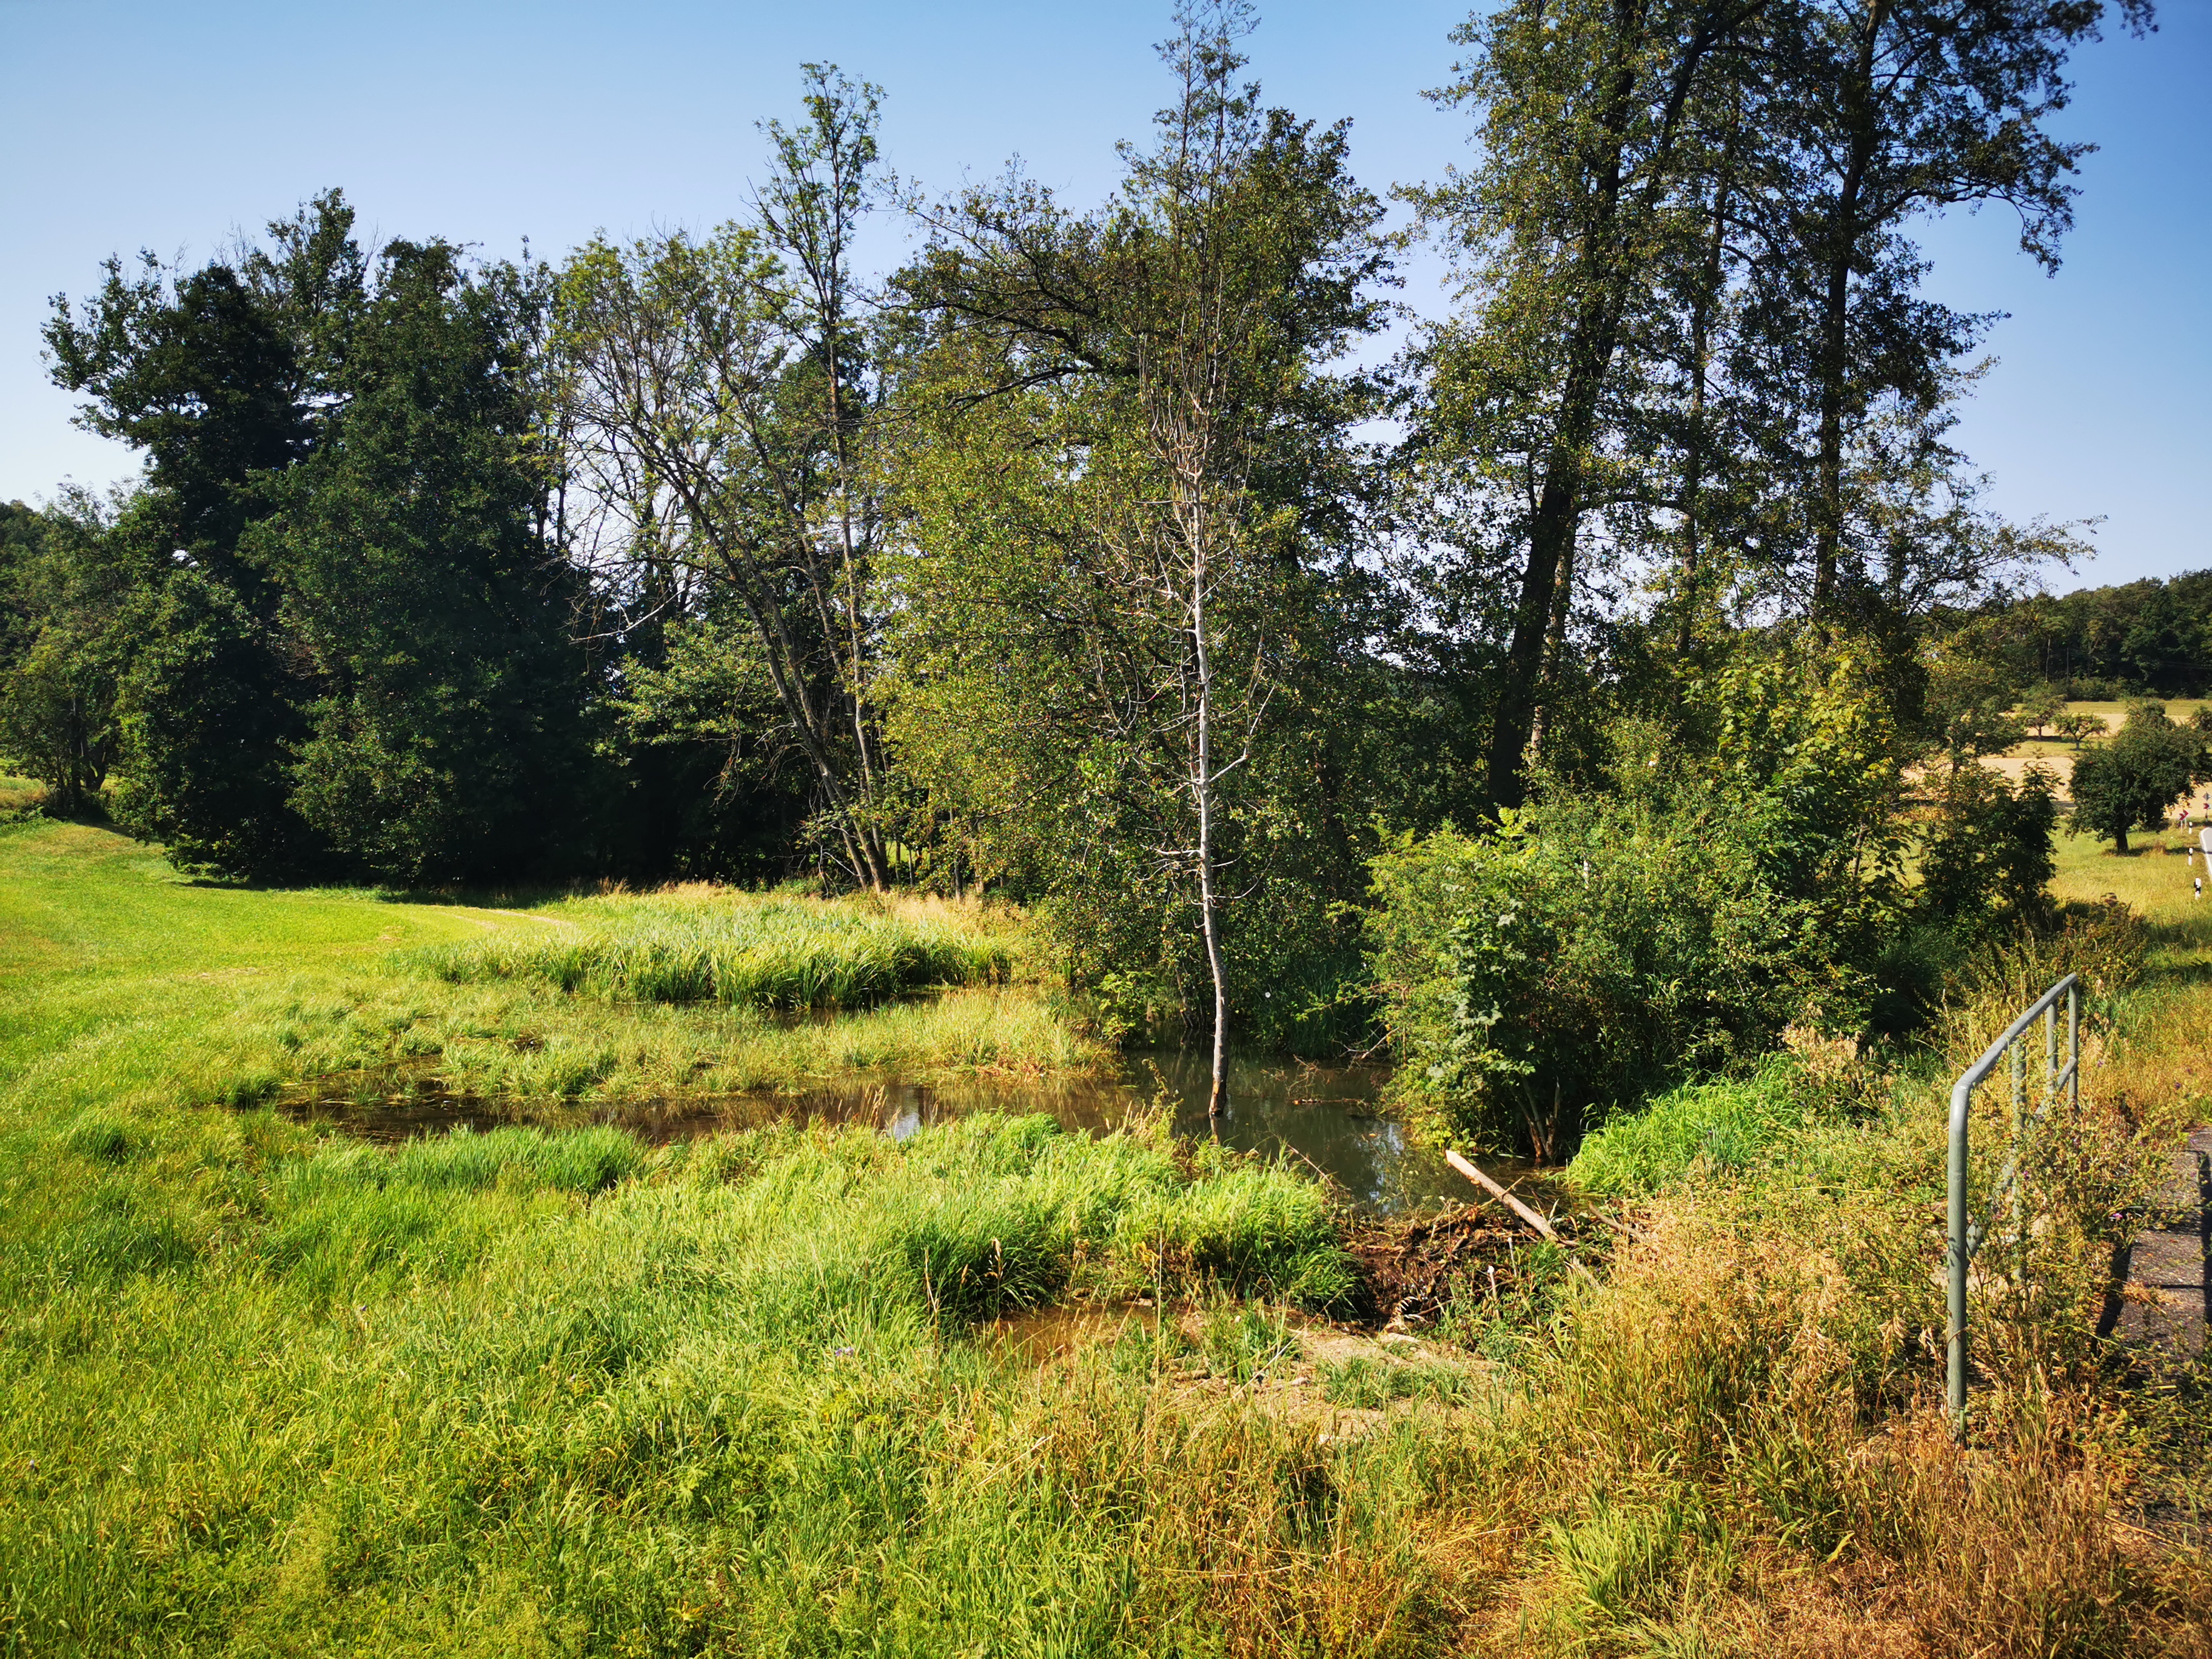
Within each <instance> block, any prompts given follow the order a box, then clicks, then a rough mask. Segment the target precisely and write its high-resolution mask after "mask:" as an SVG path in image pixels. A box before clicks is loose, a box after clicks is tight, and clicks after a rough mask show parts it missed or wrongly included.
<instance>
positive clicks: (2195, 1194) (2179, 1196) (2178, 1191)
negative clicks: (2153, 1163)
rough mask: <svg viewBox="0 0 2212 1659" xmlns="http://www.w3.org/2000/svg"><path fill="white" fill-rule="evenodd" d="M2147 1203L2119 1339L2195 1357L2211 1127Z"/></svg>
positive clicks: (2206, 1250)
mask: <svg viewBox="0 0 2212 1659" xmlns="http://www.w3.org/2000/svg"><path fill="white" fill-rule="evenodd" d="M2153 1202H2154V1204H2155V1205H2156V1208H2155V1209H2154V1211H2153V1212H2152V1214H2151V1216H2150V1218H2149V1225H2147V1226H2146V1227H2145V1228H2144V1229H2143V1231H2142V1232H2141V1233H2140V1234H2138V1235H2137V1236H2136V1242H2135V1247H2134V1249H2133V1251H2132V1252H2131V1254H2130V1256H2129V1259H2128V1270H2127V1285H2126V1287H2125V1289H2124V1291H2122V1292H2121V1295H2122V1297H2123V1298H2124V1302H2123V1306H2122V1309H2121V1313H2120V1319H2119V1327H2118V1335H2119V1337H2120V1339H2121V1340H2123V1341H2128V1342H2140V1343H2145V1344H2148V1345H2152V1346H2158V1347H2162V1348H2166V1349H2168V1350H2170V1351H2171V1352H2173V1353H2175V1354H2176V1355H2177V1356H2184V1355H2185V1356H2189V1357H2191V1358H2194V1357H2197V1356H2199V1355H2203V1354H2204V1353H2205V1352H2206V1351H2207V1350H2206V1337H2207V1333H2208V1329H2212V1127H2207V1128H2201V1129H2197V1130H2194V1131H2192V1132H2191V1134H2190V1137H2189V1141H2188V1144H2187V1145H2186V1146H2184V1147H2182V1148H2180V1149H2179V1150H2178V1151H2177V1152H2175V1153H2174V1157H2173V1168H2172V1174H2171V1175H2170V1176H2169V1177H2168V1179H2167V1181H2166V1185H2165V1186H2164V1187H2162V1188H2160V1190H2159V1192H2158V1194H2157V1195H2156V1197H2155V1198H2154V1200H2153Z"/></svg>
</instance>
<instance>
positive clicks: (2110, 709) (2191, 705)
mask: <svg viewBox="0 0 2212 1659" xmlns="http://www.w3.org/2000/svg"><path fill="white" fill-rule="evenodd" d="M2154 701H2163V702H2165V704H2166V713H2167V714H2169V715H2171V716H2172V718H2173V719H2174V720H2188V719H2189V718H2190V717H2191V715H2193V714H2196V712H2197V709H2198V708H2200V707H2201V706H2203V703H2204V702H2206V699H2204V698H2203V697H2167V698H2164V699H2156V700H2154ZM2130 706H2131V705H2130V703H2126V702H2069V703H2068V704H2067V705H2066V712H2067V713H2068V714H2093V715H2095V716H2096V717H2097V718H2098V719H2100V720H2103V721H2104V722H2105V726H2106V733H2107V735H2108V736H2109V734H2110V733H2112V732H2117V731H2118V730H2119V729H2120V726H2121V725H2122V723H2123V722H2124V721H2125V720H2126V719H2127V717H2128V709H2129V708H2130ZM2099 742H2100V739H2098V738H2091V739H2089V742H2088V744H2087V746H2088V747H2090V748H2095V747H2096V746H2097V744H2098V743H2099ZM2075 753H2076V750H2075V747H2074V745H2073V744H2071V743H2069V742H2068V741H2067V740H2066V739H2065V738H2060V737H2057V736H2054V735H2051V733H2050V730H2049V728H2048V727H2045V735H2044V736H2043V737H2040V738H2037V737H2030V738H2027V741H2026V742H2024V743H2019V744H2014V745H2013V747H2011V748H2010V749H2008V750H2005V752H2004V753H2003V754H2002V755H1995V756H1991V757H1989V758H1988V759H1986V760H1984V762H1983V763H1982V764H1983V765H1984V766H1987V767H1990V768H1991V769H1993V770H1996V771H1999V772H2002V773H2003V774H2004V775H2006V776H2007V777H2008V778H2011V779H2013V780H2014V781H2018V780H2019V779H2020V778H2021V775H2023V774H2025V773H2026V772H2027V769H2028V768H2030V767H2031V766H2041V767H2043V768H2044V769H2046V770H2047V771H2050V772H2051V773H2053V774H2055V775H2057V779H2058V787H2059V789H2060V791H2061V793H2067V792H2069V791H2070V790H2071V788H2072V787H2073V778H2074V757H2075Z"/></svg>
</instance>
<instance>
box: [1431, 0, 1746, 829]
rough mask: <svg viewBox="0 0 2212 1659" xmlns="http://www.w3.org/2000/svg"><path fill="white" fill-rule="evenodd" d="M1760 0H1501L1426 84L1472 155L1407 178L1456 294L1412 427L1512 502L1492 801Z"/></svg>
mask: <svg viewBox="0 0 2212 1659" xmlns="http://www.w3.org/2000/svg"><path fill="white" fill-rule="evenodd" d="M1764 10H1765V0H1565V3H1558V0H1516V3H1512V4H1509V5H1506V6H1504V7H1503V8H1501V9H1499V10H1498V11H1497V12H1496V13H1494V14H1492V15H1488V16H1481V17H1477V18H1474V19H1471V20H1470V21H1468V23H1466V24H1464V25H1463V26H1462V27H1461V28H1460V29H1459V30H1458V31H1457V32H1456V33H1455V35H1454V39H1455V40H1457V41H1458V42H1460V43H1461V44H1462V45H1463V46H1468V47H1470V48H1472V52H1471V55H1470V57H1469V58H1468V59H1467V60H1466V61H1465V62H1463V63H1462V64H1460V65H1459V66H1458V69H1457V74H1458V76H1459V78H1458V79H1457V80H1456V81H1455V82H1453V83H1452V84H1450V85H1449V86H1448V87H1446V88H1443V90H1441V91H1440V92H1438V93H1437V94H1433V95H1434V96H1435V97H1436V98H1437V100H1439V101H1440V102H1443V103H1444V104H1446V105H1449V106H1467V107H1469V108H1472V109H1473V110H1474V111H1475V112H1476V113H1477V115H1478V117H1479V118H1480V141H1481V144H1482V156H1481V160H1480V162H1479V163H1478V165H1476V166H1475V167H1473V168H1471V169H1470V170H1468V171H1467V172H1465V173H1460V172H1457V171H1454V172H1453V173H1451V174H1450V175H1449V177H1448V178H1447V179H1445V181H1444V182H1443V183H1442V184H1440V185H1435V186H1431V187H1429V188H1426V189H1424V190H1421V191H1414V192H1412V194H1413V197H1414V199H1415V200H1416V202H1417V203H1418V204H1419V206H1420V208H1421V210H1422V211H1423V213H1424V215H1425V217H1426V218H1427V219H1428V220H1429V221H1430V222H1431V223H1434V224H1437V225H1440V226H1442V227H1443V228H1444V229H1445V231H1446V233H1447V234H1448V237H1449V241H1450V244H1451V246H1453V248H1454V250H1455V253H1456V254H1457V256H1458V258H1459V259H1460V261H1461V264H1462V279H1463V293H1464V295H1465V297H1466V299H1467V301H1468V316H1467V317H1466V318H1465V319H1464V320H1463V321H1462V322H1461V323H1459V324H1457V325H1452V326H1449V327H1447V328H1446V329H1444V330H1443V331H1440V332H1439V333H1438V334H1437V336H1436V337H1433V338H1432V339H1431V342H1430V343H1429V344H1428V347H1427V349H1426V350H1425V353H1424V356H1425V358H1426V361H1427V365H1428V367H1429V368H1430V369H1431V376H1430V395H1429V396H1428V397H1427V398H1426V399H1425V402H1424V404H1423V405H1422V406H1421V407H1419V409H1418V410H1417V411H1416V427H1417V430H1416V435H1415V441H1417V442H1418V443H1419V444H1421V445H1423V446H1425V447H1430V448H1434V449H1438V450H1448V451H1452V452H1455V453H1458V454H1461V455H1463V456H1466V457H1468V460H1469V462H1470V463H1471V465H1473V466H1474V468H1475V469H1476V470H1477V471H1485V472H1487V473H1488V474H1490V475H1491V477H1492V481H1493V488H1494V489H1497V490H1498V491H1500V492H1504V491H1510V492H1512V494H1513V495H1516V496H1517V497H1518V498H1519V499H1518V501H1517V504H1516V507H1515V509H1514V510H1513V511H1512V512H1511V513H1510V515H1508V516H1507V519H1506V524H1505V526H1504V531H1505V534H1506V535H1507V537H1508V538H1510V541H1511V542H1512V543H1513V544H1515V546H1516V556H1515V558H1514V559H1513V574H1512V576H1511V578H1510V580H1511V586H1512V592H1511V595H1510V623H1509V624H1508V634H1507V639H1506V643H1505V646H1504V653H1503V660H1502V662H1501V664H1500V666H1499V671H1498V691H1497V694H1496V698H1495V702H1494V706H1493V711H1492V720H1491V734H1490V741H1489V744H1488V750H1489V755H1488V781H1487V789H1488V793H1489V795H1490V798H1491V800H1492V803H1493V804H1494V805H1517V804H1518V803H1519V802H1520V801H1521V800H1522V798H1523V796H1524V794H1525V793H1526V788H1527V785H1526V777H1527V769H1528V748H1529V742H1530V738H1531V736H1532V734H1533V733H1534V730H1535V726H1536V721H1537V715H1538V710H1539V705H1540V702H1541V695H1542V690H1543V686H1544V683H1545V679H1546V676H1547V669H1548V668H1549V667H1550V665H1551V661H1552V660H1553V659H1555V658H1556V656H1557V654H1558V647H1559V643H1560V641H1562V640H1563V638H1564V632H1565V620H1566V616H1567V607H1568V605H1569V604H1570V603H1571V599H1572V595H1573V591H1574V580H1575V570H1574V562H1575V558H1576V555H1577V541H1578V538H1580V537H1581V536H1582V534H1583V526H1584V520H1586V518H1587V517H1588V515H1589V513H1590V512H1591V510H1592V508H1593V507H1594V506H1595V505H1597V504H1599V503H1601V501H1602V500H1603V499H1604V498H1605V496H1606V495H1607V493H1608V490H1609V489H1611V488H1612V487H1613V481H1612V478H1611V476H1610V475H1612V474H1613V472H1615V471H1616V470H1617V468H1618V466H1619V464H1620V459H1621V456H1622V451H1621V446H1620V429H1619V428H1620V422H1619V419H1618V416H1617V410H1618V405H1619V404H1620V402H1621V400H1622V398H1623V396H1624V393H1625V392H1626V391H1627V390H1628V389H1629V385H1632V383H1633V382H1634V381H1635V380H1636V379H1637V378H1638V376H1639V375H1640V374H1642V373H1643V372H1644V370H1645V369H1646V368H1647V367H1648V359H1647V358H1645V357H1644V356H1643V355H1642V354H1630V355H1625V354H1624V352H1623V349H1622V346H1623V340H1624V337H1625V336H1626V335H1627V334H1630V333H1632V332H1633V331H1635V328H1636V326H1637V325H1636V322H1635V319H1633V317H1632V312H1634V311H1635V310H1636V309H1637V308H1638V307H1641V306H1643V305H1644V304H1645V303H1646V302H1647V301H1648V300H1649V299H1650V297H1651V295H1652V292H1653V289H1652V281H1651V279H1652V277H1653V276H1654V274H1655V272H1656V270H1659V269H1660V267H1661V266H1662V264H1663V263H1664V262H1665V261H1666V259H1667V258H1668V250H1669V249H1670V247H1673V246H1676V245H1679V244H1680V241H1681V240H1682V239H1683V235H1684V233H1685V230H1686V229H1687V230H1689V231H1690V232H1691V240H1692V245H1693V246H1694V245H1695V243H1696V241H1697V240H1698V239H1696V237H1695V234H1694V230H1695V226H1696V224H1697V219H1696V216H1695V215H1694V214H1692V213H1686V211H1685V210H1684V209H1685V204H1686V202H1690V203H1694V202H1695V201H1696V199H1697V197H1698V196H1699V175H1698V173H1697V171H1696V168H1695V166H1694V163H1695V162H1696V161H1698V160H1699V159H1700V158H1701V157H1702V156H1703V155H1704V154H1705V151H1706V149H1707V148H1708V147H1706V146H1703V145H1700V144H1699V143H1695V142H1693V141H1694V138H1695V136H1696V134H1697V132H1698V131H1699V130H1700V129H1702V128H1705V127H1707V126H1710V125H1711V124H1712V123H1713V122H1714V121H1715V119H1716V118H1717V112H1719V111H1721V110H1723V109H1727V110H1729V111H1732V112H1733V111H1734V110H1735V108H1736V105H1735V101H1734V100H1731V99H1729V98H1728V97H1727V96H1726V95H1725V94H1726V93H1727V91H1728V90H1729V84H1730V82H1729V76H1730V75H1731V74H1733V73H1735V69H1736V65H1737V64H1738V63H1739V61H1740V58H1741V53H1742V49H1743V48H1744V46H1746V45H1747V42H1748V40H1749V38H1750V36H1751V34H1752V33H1753V31H1755V30H1756V29H1757V27H1759V23H1760V19H1761V14H1762V12H1763V11H1764ZM1735 118H1738V119H1740V116H1737V117H1735ZM1625 383H1627V384H1625ZM1632 489H1633V487H1632Z"/></svg>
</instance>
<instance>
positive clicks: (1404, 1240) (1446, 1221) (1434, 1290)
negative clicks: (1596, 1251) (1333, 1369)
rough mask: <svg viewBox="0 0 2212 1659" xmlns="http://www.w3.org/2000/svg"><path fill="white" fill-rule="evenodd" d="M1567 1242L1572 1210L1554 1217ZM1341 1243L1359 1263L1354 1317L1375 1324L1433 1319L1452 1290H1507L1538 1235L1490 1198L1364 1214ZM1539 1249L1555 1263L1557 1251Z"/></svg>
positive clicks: (1502, 1293) (1517, 1282) (1572, 1231)
mask: <svg viewBox="0 0 2212 1659" xmlns="http://www.w3.org/2000/svg"><path fill="white" fill-rule="evenodd" d="M1551 1225H1552V1226H1553V1229H1554V1230H1555V1231H1557V1233H1558V1236H1559V1243H1561V1244H1563V1245H1565V1246H1566V1247H1567V1248H1568V1249H1573V1248H1574V1245H1575V1243H1576V1239H1577V1233H1578V1232H1579V1231H1580V1228H1579V1226H1578V1225H1577V1218H1575V1217H1572V1216H1562V1217H1560V1218H1559V1219H1558V1220H1556V1221H1553V1223H1552V1224H1551ZM1344 1244H1345V1249H1346V1250H1347V1251H1348V1252H1349V1253H1350V1254H1351V1255H1352V1259H1353V1261H1356V1262H1357V1263H1358V1268H1359V1278H1360V1293H1359V1296H1358V1306H1357V1309H1356V1317H1357V1320H1358V1322H1359V1323H1361V1324H1363V1325H1367V1326H1370V1327H1371V1328H1376V1329H1381V1328H1385V1327H1391V1328H1400V1329H1405V1328H1414V1329H1419V1328H1421V1327H1424V1326H1427V1325H1431V1324H1433V1323H1434V1322H1436V1320H1437V1316H1439V1315H1440V1314H1442V1313H1443V1310H1444V1309H1445V1308H1446V1307H1447V1306H1448V1305H1449V1304H1451V1303H1452V1302H1453V1301H1454V1300H1455V1298H1460V1297H1468V1296H1473V1297H1479V1298H1485V1299H1487V1298H1489V1297H1492V1296H1493V1295H1495V1296H1497V1297H1511V1295H1512V1294H1513V1292H1514V1291H1516V1289H1518V1288H1520V1286H1521V1285H1522V1282H1523V1279H1524V1277H1525V1276H1526V1275H1527V1274H1528V1272H1529V1270H1530V1268H1531V1267H1532V1266H1533V1265H1534V1264H1533V1261H1532V1255H1531V1253H1532V1252H1534V1251H1538V1250H1543V1249H1544V1246H1543V1241H1541V1239H1539V1238H1537V1237H1535V1235H1534V1233H1533V1232H1532V1231H1530V1230H1529V1228H1528V1226H1527V1225H1525V1224H1523V1223H1522V1222H1521V1221H1519V1220H1517V1219H1516V1218H1513V1217H1511V1216H1509V1215H1506V1214H1504V1212H1501V1211H1499V1210H1498V1209H1497V1208H1495V1207H1492V1206H1483V1207H1480V1208H1478V1207H1476V1206H1473V1205H1467V1206H1461V1207H1460V1208H1457V1209H1452V1210H1446V1211H1443V1212H1442V1213H1440V1214H1437V1215H1430V1216H1422V1217H1418V1218H1412V1219H1400V1220H1394V1221H1370V1222H1367V1223H1364V1224H1363V1225H1360V1226H1358V1227H1357V1228H1355V1229H1353V1230H1352V1231H1350V1232H1348V1233H1347V1234H1346V1237H1345V1241H1344ZM1545 1254H1546V1255H1548V1256H1550V1257H1551V1260H1552V1261H1553V1263H1554V1264H1555V1265H1554V1267H1553V1271H1554V1272H1556V1271H1557V1268H1556V1263H1557V1261H1558V1258H1557V1256H1556V1255H1553V1254H1552V1253H1551V1252H1549V1251H1545Z"/></svg>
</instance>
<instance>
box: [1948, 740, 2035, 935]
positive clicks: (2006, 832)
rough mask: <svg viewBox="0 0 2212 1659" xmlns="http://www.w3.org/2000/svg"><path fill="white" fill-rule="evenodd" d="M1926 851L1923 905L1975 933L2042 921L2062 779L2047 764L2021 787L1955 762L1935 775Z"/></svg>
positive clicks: (1987, 771) (2031, 772)
mask: <svg viewBox="0 0 2212 1659" xmlns="http://www.w3.org/2000/svg"><path fill="white" fill-rule="evenodd" d="M1931 793H1932V796H1933V799H1932V800H1931V802H1930V803H1929V819H1928V821H1927V823H1925V825H1924V826H1923V839H1922V845H1921V853H1920V895H1919V899H1920V907H1921V909H1922V912H1923V915H1926V916H1928V917H1929V919H1930V920H1932V921H1937V922H1940V923H1942V924H1943V925H1945V926H1947V927H1963V928H1964V929H1965V930H1966V931H1969V932H1972V931H1978V930H1982V931H1985V930H1986V929H1988V928H1989V927H1999V928H2012V927H2023V926H2025V927H2036V926H2040V925H2042V924H2043V923H2045V921H2048V920H2049V917H2050V913H2051V894H2050V884H2051V875H2052V873H2053V872H2055V871H2056V870H2057V854H2056V852H2055V851H2054V850H2053V847H2052V838H2053V837H2054V836H2056V835H2057V829H2058V800H2057V781H2056V780H2055V779H2054V778H2053V777H2052V776H2051V774H2050V773H2049V772H2047V771H2045V769H2043V768H2041V767H2033V768H2031V769H2029V770H2028V772H2027V775H2025V776H2024V777H2022V778H2021V781H2020V782H2019V783H2018V784H2017V785H2015V784H2009V783H2008V782H2006V781H2005V780H2004V779H2003V778H2002V777H2001V776H1999V775H1997V774H1996V773H1995V772H1992V771H1990V769H1988V768H1986V767H1982V766H1975V765H1972V764H1968V765H1962V766H1955V767H1953V768H1951V769H1948V771H1945V772H1942V773H1941V774H1940V775H1938V776H1937V777H1936V780H1935V787H1934V788H1933V790H1932V791H1931Z"/></svg>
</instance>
